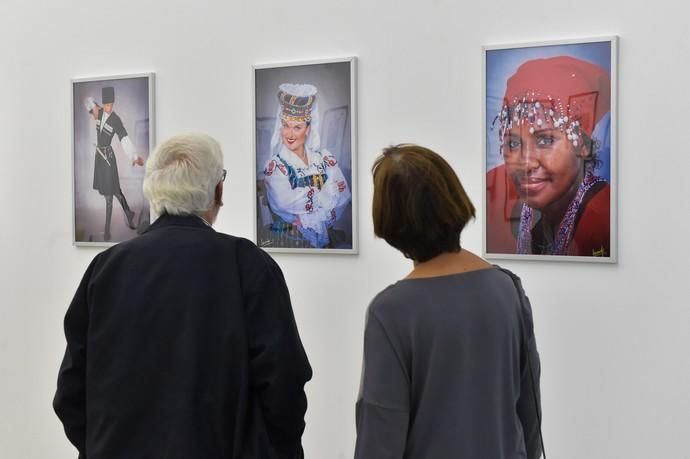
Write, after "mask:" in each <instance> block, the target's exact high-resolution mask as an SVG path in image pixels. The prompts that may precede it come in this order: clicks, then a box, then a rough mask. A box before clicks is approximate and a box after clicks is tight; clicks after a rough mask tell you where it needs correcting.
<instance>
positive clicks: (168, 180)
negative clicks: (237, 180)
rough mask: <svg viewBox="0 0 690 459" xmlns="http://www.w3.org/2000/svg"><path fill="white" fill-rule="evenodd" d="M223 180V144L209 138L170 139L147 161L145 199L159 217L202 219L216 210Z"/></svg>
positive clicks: (187, 137)
mask: <svg viewBox="0 0 690 459" xmlns="http://www.w3.org/2000/svg"><path fill="white" fill-rule="evenodd" d="M222 176H223V152H222V151H221V148H220V144H219V143H218V142H217V141H216V140H215V139H213V138H212V137H210V136H208V135H206V134H185V135H178V136H175V137H171V138H170V139H168V140H166V141H165V142H163V143H162V144H160V145H158V147H157V148H156V150H155V151H154V152H153V154H152V155H151V156H150V157H149V159H148V161H146V175H145V176H144V195H145V196H146V198H147V199H148V200H149V202H150V203H151V208H152V209H153V211H154V212H155V213H156V214H157V215H163V214H171V215H199V214H201V213H203V212H205V211H206V210H208V209H210V208H211V207H213V203H214V196H215V189H216V185H218V182H220V180H221V179H222Z"/></svg>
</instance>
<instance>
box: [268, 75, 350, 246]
mask: <svg viewBox="0 0 690 459" xmlns="http://www.w3.org/2000/svg"><path fill="white" fill-rule="evenodd" d="M276 89H277V91H276V90H275V89H274V91H273V94H272V97H271V99H272V101H273V103H274V112H273V113H275V118H274V119H273V123H272V124H273V126H272V130H271V135H270V142H266V143H265V144H262V145H261V146H263V147H264V148H263V150H262V151H257V167H258V168H259V169H260V170H259V172H258V177H257V185H258V187H259V192H260V198H259V206H260V207H259V211H260V212H259V215H258V218H259V220H258V225H257V226H258V244H259V245H260V246H262V247H264V248H267V249H280V248H284V249H293V248H297V249H327V250H329V249H336V250H337V249H342V250H351V249H352V247H353V244H352V232H353V230H352V192H351V169H350V170H348V171H347V172H344V171H343V169H342V168H341V157H342V156H343V154H344V153H349V151H343V150H347V148H342V142H340V144H338V143H334V146H336V149H339V150H340V151H331V149H330V148H328V147H327V146H326V144H325V142H324V141H323V138H324V136H325V137H329V138H331V139H333V138H341V137H343V136H344V135H346V134H348V131H347V129H346V128H345V127H346V124H345V121H346V119H347V118H343V117H342V116H340V117H338V116H335V115H333V113H334V112H331V113H329V112H327V113H326V116H325V117H326V118H327V119H330V120H331V121H330V122H329V123H328V124H327V125H326V126H324V124H323V121H324V114H323V113H322V112H321V107H320V105H321V104H320V102H321V98H322V94H321V92H320V91H319V89H318V87H317V86H316V85H315V84H311V83H303V82H298V83H285V82H283V83H280V84H278V85H277V88H276ZM348 89H349V88H348ZM257 97H258V95H257ZM330 105H332V104H330ZM330 105H329V106H330ZM330 108H333V107H330ZM338 108H339V107H335V110H336V112H337V111H338V110H337V109H338ZM347 108H348V110H349V107H347ZM348 118H349V117H348ZM257 121H260V120H257ZM334 133H337V134H334ZM266 140H268V139H266ZM338 145H341V147H340V148H338ZM348 159H349V158H348ZM347 163H348V164H351V162H350V161H347ZM262 204H263V207H261V206H262Z"/></svg>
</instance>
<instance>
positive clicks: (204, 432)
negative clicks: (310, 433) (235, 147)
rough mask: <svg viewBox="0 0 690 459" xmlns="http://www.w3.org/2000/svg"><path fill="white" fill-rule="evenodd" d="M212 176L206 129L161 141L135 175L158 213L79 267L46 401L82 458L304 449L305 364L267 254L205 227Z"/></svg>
mask: <svg viewBox="0 0 690 459" xmlns="http://www.w3.org/2000/svg"><path fill="white" fill-rule="evenodd" d="M224 179H225V170H224V169H223V156H222V152H221V149H220V146H219V145H218V143H217V142H216V141H215V140H213V139H212V138H210V137H208V136H206V135H197V134H195V135H185V136H178V137H173V138H171V139H169V140H168V141H166V142H164V143H163V144H161V145H160V146H159V147H158V148H157V149H156V151H155V152H154V153H153V155H152V156H151V157H150V158H149V159H148V161H147V163H146V176H145V179H144V193H145V195H146V197H147V198H148V199H149V201H150V203H151V207H152V209H153V210H154V212H155V213H156V214H158V215H159V216H160V217H159V218H158V219H157V220H156V221H155V222H154V223H153V224H152V225H151V226H150V227H149V228H148V229H147V230H146V231H145V232H144V234H142V235H141V236H139V237H137V238H134V239H132V240H129V241H127V242H123V243H121V244H118V245H116V246H114V247H111V248H110V249H108V250H106V251H105V252H102V253H100V254H99V255H97V256H96V258H95V259H94V260H93V261H92V262H91V265H90V266H89V267H88V269H87V271H86V274H85V275H84V278H83V280H82V282H81V284H80V286H79V288H78V290H77V292H76V294H75V296H74V299H73V300H72V303H71V305H70V307H69V309H68V311H67V315H66V317H65V335H66V338H67V351H66V352H65V357H64V360H63V362H62V366H61V368H60V373H59V376H58V388H57V393H56V395H55V400H54V403H53V404H54V408H55V411H56V413H57V414H58V416H59V418H60V419H61V421H62V422H63V424H64V427H65V432H66V434H67V437H68V439H69V440H70V441H71V442H72V443H73V444H74V445H75V446H76V447H77V449H78V450H79V453H80V458H82V457H83V458H91V457H94V458H95V457H97V458H100V459H110V458H113V459H114V458H127V459H138V458H142V459H143V458H154V457H155V458H165V459H172V458H180V459H182V458H184V459H190V458H204V459H216V458H218V459H221V458H222V459H225V458H228V459H230V458H256V459H262V458H266V459H275V458H299V457H302V456H303V453H302V447H301V436H302V432H303V431H304V414H305V411H306V405H307V402H306V396H305V394H304V385H305V383H306V382H307V381H308V380H309V379H311V367H310V366H309V362H308V360H307V356H306V354H305V352H304V349H303V347H302V343H301V341H300V338H299V334H298V331H297V327H296V324H295V320H294V316H293V312H292V307H291V304H290V297H289V293H288V289H287V287H286V285H285V280H284V278H283V275H282V272H281V271H280V268H279V267H278V265H277V264H276V263H275V262H274V261H273V259H271V258H270V257H269V256H268V255H267V254H266V253H265V252H263V251H262V250H261V249H259V248H257V247H256V246H255V245H254V244H253V243H252V242H250V241H248V240H246V239H242V238H237V237H233V236H230V235H226V234H222V233H218V232H216V231H214V230H213V229H212V228H211V225H212V224H213V223H214V221H215V220H216V217H217V215H218V211H219V209H220V207H221V206H222V205H223V201H222V197H223V181H224ZM87 356H88V358H87Z"/></svg>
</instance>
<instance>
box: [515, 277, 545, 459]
mask: <svg viewBox="0 0 690 459" xmlns="http://www.w3.org/2000/svg"><path fill="white" fill-rule="evenodd" d="M519 293H520V294H521V295H522V311H521V312H522V314H523V324H524V327H525V330H524V331H523V333H524V334H525V342H526V343H527V349H526V353H525V358H524V362H521V366H522V373H521V376H520V398H519V399H518V403H517V413H518V417H519V418H520V422H521V423H522V430H523V433H524V436H525V448H526V449H527V459H539V458H540V457H541V453H542V451H541V443H540V439H539V425H540V420H541V396H540V386H539V379H540V376H541V363H540V361H539V353H538V352H537V343H536V340H535V338H534V326H533V322H532V309H531V307H530V302H529V299H528V298H527V296H525V295H524V291H523V290H522V285H520V289H519ZM528 356H529V357H528Z"/></svg>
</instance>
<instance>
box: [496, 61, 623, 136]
mask: <svg viewBox="0 0 690 459" xmlns="http://www.w3.org/2000/svg"><path fill="white" fill-rule="evenodd" d="M536 101H539V102H541V103H542V105H544V106H545V107H549V106H553V107H554V108H555V110H554V111H555V113H554V115H553V117H554V118H558V117H559V116H561V117H564V116H567V117H568V121H569V122H573V121H578V122H579V127H580V129H581V130H582V131H584V132H586V133H587V134H588V135H589V136H590V137H591V135H592V131H593V130H594V126H595V125H596V123H597V122H598V121H599V120H600V119H601V118H602V116H604V114H606V113H607V112H608V111H610V109H611V79H610V76H609V74H608V72H606V71H605V70H604V69H602V68H601V67H599V66H598V65H595V64H592V63H590V62H587V61H583V60H581V59H576V58H574V57H570V56H558V57H550V58H546V59H534V60H531V61H528V62H525V63H524V64H522V65H521V66H520V67H519V68H518V69H517V71H516V72H515V74H514V75H513V76H511V77H510V78H509V79H508V84H507V87H506V94H505V99H504V105H505V106H507V107H512V106H514V105H515V104H516V103H517V102H527V103H531V102H536Z"/></svg>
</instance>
